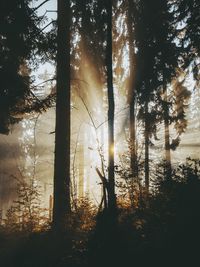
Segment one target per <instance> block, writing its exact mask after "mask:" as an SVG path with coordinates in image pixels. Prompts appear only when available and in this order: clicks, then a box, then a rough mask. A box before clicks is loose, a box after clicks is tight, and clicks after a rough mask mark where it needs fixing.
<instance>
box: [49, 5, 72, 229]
mask: <svg viewBox="0 0 200 267" xmlns="http://www.w3.org/2000/svg"><path fill="white" fill-rule="evenodd" d="M70 18H71V11H70V1H69V0H68V1H65V0H58V18H57V22H58V30H57V74H56V75H57V76H56V77H57V78H56V79H57V88H56V129H55V161H54V207H53V229H54V230H55V232H63V231H64V230H65V227H66V215H69V214H70V212H71V205H70V125H71V123H70V107H71V101H70V98H71V92H70V91H71V89H70Z"/></svg>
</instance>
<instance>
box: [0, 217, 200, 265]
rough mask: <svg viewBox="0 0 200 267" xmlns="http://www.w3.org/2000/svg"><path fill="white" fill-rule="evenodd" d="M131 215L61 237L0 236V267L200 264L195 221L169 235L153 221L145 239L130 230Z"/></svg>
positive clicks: (36, 235)
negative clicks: (152, 226) (115, 221)
mask: <svg viewBox="0 0 200 267" xmlns="http://www.w3.org/2000/svg"><path fill="white" fill-rule="evenodd" d="M129 219H130V217H129V218H126V222H123V223H121V224H120V225H118V226H117V227H114V226H113V227H111V225H110V226H108V225H106V224H105V222H103V223H102V222H101V223H100V224H99V223H97V225H96V226H95V228H94V229H92V230H91V231H89V232H87V233H86V232H80V231H79V232H73V231H72V232H69V233H66V235H63V236H62V238H57V237H55V236H54V235H53V234H52V233H51V232H41V233H32V234H29V235H27V234H26V235H25V234H22V233H20V234H15V235H13V234H12V235H10V234H8V235H1V237H0V248H1V250H0V266H1V267H100V266H101V267H112V266H113V267H118V266H124V267H126V266H127V267H128V266H140V267H143V266H145V267H146V266H161V267H162V266H163V267H164V266H177V267H179V266H180V267H181V266H188V267H193V266H194V267H195V266H199V264H200V263H199V240H200V239H199V237H200V235H199V232H200V231H199V229H198V228H199V227H200V226H197V225H196V223H195V222H194V221H191V224H190V225H184V222H183V223H182V225H181V226H180V228H177V226H175V227H174V229H171V232H168V233H167V234H163V233H161V232H160V228H159V227H158V228H157V229H151V226H150V225H149V226H150V228H149V229H148V231H149V232H148V235H149V236H148V237H147V236H144V232H143V231H142V232H143V233H142V232H141V230H140V229H139V228H140V227H139V226H138V230H137V231H136V230H133V228H132V229H131V224H130V221H128V220H129ZM187 223H188V222H186V224H187ZM193 224H194V228H192V225H193ZM197 229H198V231H197V232H196V230H197ZM151 231H152V232H151Z"/></svg>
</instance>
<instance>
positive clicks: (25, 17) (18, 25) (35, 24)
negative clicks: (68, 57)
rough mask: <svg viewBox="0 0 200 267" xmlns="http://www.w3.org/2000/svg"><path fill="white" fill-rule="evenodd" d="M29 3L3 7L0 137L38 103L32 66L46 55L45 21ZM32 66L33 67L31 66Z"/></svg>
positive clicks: (0, 9) (0, 24)
mask: <svg viewBox="0 0 200 267" xmlns="http://www.w3.org/2000/svg"><path fill="white" fill-rule="evenodd" d="M30 3H31V1H30V0H23V1H22V0H16V1H11V0H9V1H5V0H3V1H1V3H0V51H1V53H0V84H1V87H0V133H2V134H8V133H9V126H10V125H11V124H14V123H16V122H18V121H19V119H18V118H16V115H19V114H20V113H21V110H22V109H23V107H25V106H27V105H29V104H30V103H32V101H35V100H36V97H33V94H32V93H31V89H30V84H31V82H32V80H31V77H30V66H33V65H35V64H36V56H37V55H41V54H42V53H43V51H44V50H43V49H42V42H43V41H44V34H43V32H42V31H41V28H40V26H41V23H42V21H43V20H42V17H38V16H37V14H36V10H35V9H33V8H31V7H30ZM30 63H31V64H30Z"/></svg>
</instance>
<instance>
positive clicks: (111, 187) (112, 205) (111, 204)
mask: <svg viewBox="0 0 200 267" xmlns="http://www.w3.org/2000/svg"><path fill="white" fill-rule="evenodd" d="M107 18H108V20H107V48H106V68H107V90H108V209H109V210H110V211H112V212H113V211H115V209H116V195H115V172H114V112H115V102H114V92H113V69H112V67H113V65H112V0H108V1H107Z"/></svg>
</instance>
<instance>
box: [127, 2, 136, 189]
mask: <svg viewBox="0 0 200 267" xmlns="http://www.w3.org/2000/svg"><path fill="white" fill-rule="evenodd" d="M132 4H133V3H132V1H131V0H129V8H128V23H127V26H128V36H129V60H130V77H129V95H128V98H129V99H128V101H129V111H130V114H129V115H130V124H129V128H130V154H131V162H130V168H131V174H132V183H131V184H132V191H133V184H134V180H137V177H138V166H137V149H136V121H135V89H136V88H135V72H136V64H135V63H136V62H135V52H134V38H133V22H132V12H133V5H132ZM132 194H133V192H132Z"/></svg>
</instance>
